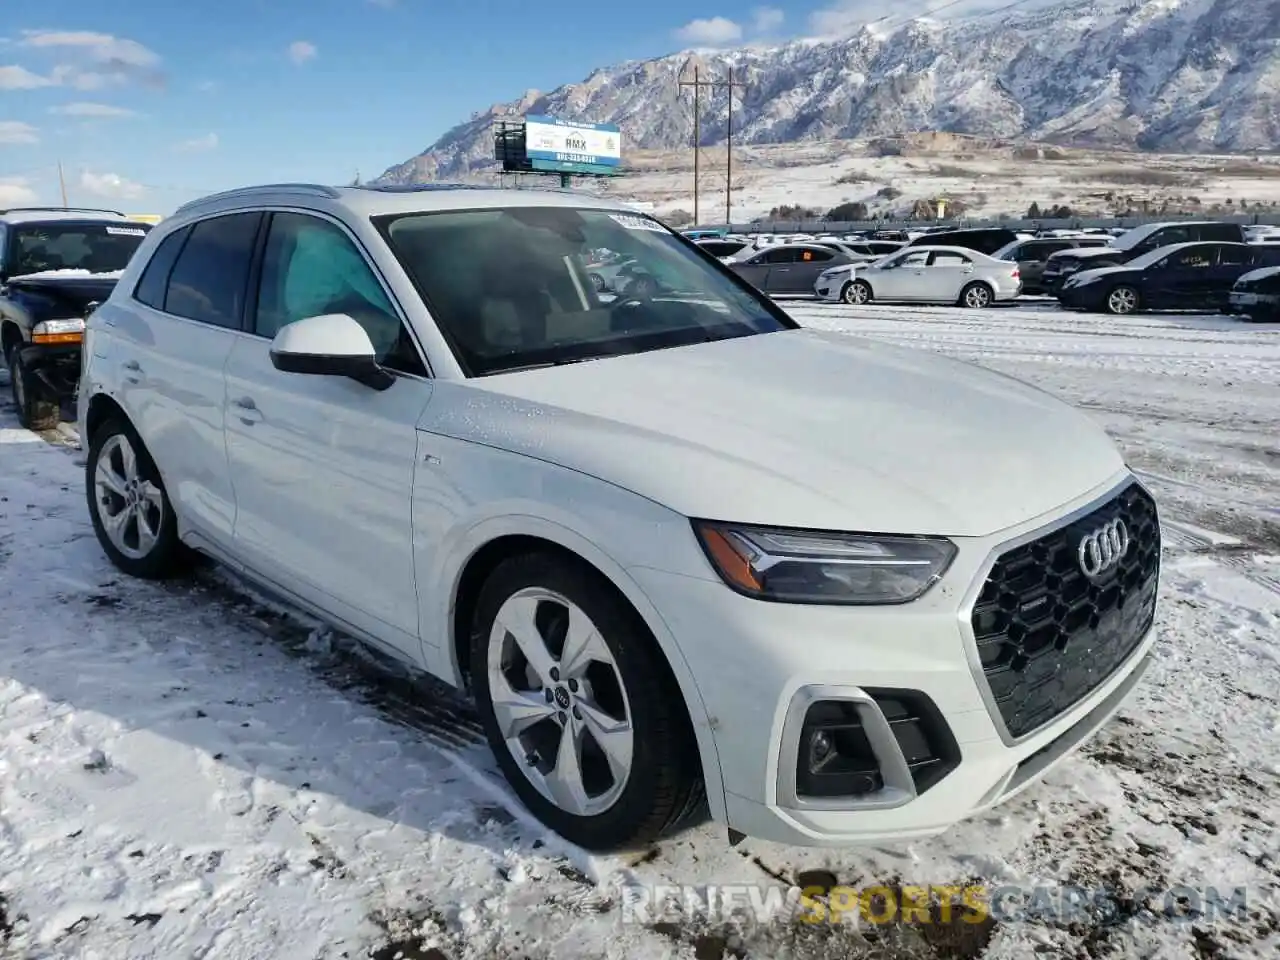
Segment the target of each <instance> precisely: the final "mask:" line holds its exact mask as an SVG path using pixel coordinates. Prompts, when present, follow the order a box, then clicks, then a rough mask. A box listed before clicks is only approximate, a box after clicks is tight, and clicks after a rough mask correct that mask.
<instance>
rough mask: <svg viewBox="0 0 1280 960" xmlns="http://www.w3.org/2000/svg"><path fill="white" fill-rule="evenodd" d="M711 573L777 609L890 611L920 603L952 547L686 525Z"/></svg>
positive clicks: (929, 540)
mask: <svg viewBox="0 0 1280 960" xmlns="http://www.w3.org/2000/svg"><path fill="white" fill-rule="evenodd" d="M693 528H694V531H695V532H696V533H697V535H698V540H699V542H700V543H701V544H702V547H703V550H705V551H706V554H707V558H708V559H709V560H710V561H711V564H712V566H714V567H715V569H716V572H717V573H719V574H720V576H721V577H722V578H723V579H724V581H725V583H727V584H728V585H729V586H730V587H732V588H733V589H734V590H737V591H738V592H739V593H744V594H746V595H747V596H750V597H755V598H757V599H760V600H773V601H778V602H781V603H824V604H861V605H870V604H894V603H907V602H909V601H911V600H915V599H916V598H918V597H920V596H922V595H923V594H924V593H925V592H926V591H927V590H928V589H929V588H930V587H932V586H933V585H934V584H935V583H936V582H937V581H938V580H939V578H941V576H942V575H943V574H944V573H946V571H947V568H948V567H949V566H950V565H951V561H952V560H953V559H955V555H956V547H955V544H953V543H952V542H951V541H950V540H946V539H943V538H941V537H910V536H889V535H882V534H858V533H822V532H818V531H812V530H786V529H779V528H776V527H759V526H750V525H743V524H731V523H716V522H710V521H697V520H696V521H694V524H693Z"/></svg>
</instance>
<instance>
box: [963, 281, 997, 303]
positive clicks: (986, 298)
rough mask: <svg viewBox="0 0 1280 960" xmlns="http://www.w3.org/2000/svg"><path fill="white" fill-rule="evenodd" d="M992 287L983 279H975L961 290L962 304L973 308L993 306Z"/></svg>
mask: <svg viewBox="0 0 1280 960" xmlns="http://www.w3.org/2000/svg"><path fill="white" fill-rule="evenodd" d="M991 300H992V296H991V288H990V287H989V286H987V285H986V284H985V283H982V282H981V281H977V280H975V281H974V282H973V283H970V284H967V285H966V286H965V288H964V289H963V290H961V291H960V300H959V301H958V302H959V304H960V306H962V307H968V308H969V309H971V310H984V309H986V308H987V307H989V306H991Z"/></svg>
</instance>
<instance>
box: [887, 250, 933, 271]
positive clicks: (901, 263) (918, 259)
mask: <svg viewBox="0 0 1280 960" xmlns="http://www.w3.org/2000/svg"><path fill="white" fill-rule="evenodd" d="M928 262H929V252H928V251H927V250H926V251H923V252H921V253H908V254H907V255H906V256H902V257H899V258H898V259H897V260H895V261H893V266H895V267H923V266H925V265H926V264H927V263H928Z"/></svg>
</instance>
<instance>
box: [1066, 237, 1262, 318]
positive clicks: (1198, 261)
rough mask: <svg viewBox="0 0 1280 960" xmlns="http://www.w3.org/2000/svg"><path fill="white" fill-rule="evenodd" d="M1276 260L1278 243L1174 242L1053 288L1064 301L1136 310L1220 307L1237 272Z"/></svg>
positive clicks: (1101, 308)
mask: <svg viewBox="0 0 1280 960" xmlns="http://www.w3.org/2000/svg"><path fill="white" fill-rule="evenodd" d="M1264 266H1280V248H1268V247H1265V246H1259V245H1257V244H1244V243H1179V244H1174V245H1173V246H1169V247H1161V248H1160V249H1159V250H1152V251H1151V252H1150V253H1148V254H1145V255H1144V256H1141V257H1138V258H1137V259H1136V260H1131V261H1129V262H1128V263H1127V264H1125V265H1124V266H1120V267H1102V268H1099V269H1096V270H1081V271H1080V272H1079V273H1075V274H1072V275H1071V276H1070V277H1068V278H1067V282H1066V283H1065V284H1063V287H1062V290H1061V292H1060V293H1059V294H1058V297H1059V299H1060V300H1061V301H1062V305H1063V306H1064V307H1069V308H1073V309H1080V310H1095V311H1105V312H1107V313H1116V314H1126V313H1133V312H1134V311H1135V310H1215V311H1216V310H1223V309H1225V308H1226V307H1227V304H1228V300H1229V296H1228V295H1229V293H1230V291H1231V288H1232V285H1233V284H1234V283H1235V282H1236V280H1238V279H1239V278H1240V277H1241V275H1243V274H1245V273H1248V272H1249V271H1251V270H1256V269H1257V268H1259V267H1264Z"/></svg>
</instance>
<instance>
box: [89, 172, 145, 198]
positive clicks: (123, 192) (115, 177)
mask: <svg viewBox="0 0 1280 960" xmlns="http://www.w3.org/2000/svg"><path fill="white" fill-rule="evenodd" d="M80 188H81V189H82V190H85V191H86V192H88V193H92V194H93V195H94V196H98V197H107V198H108V199H111V200H137V199H138V198H139V197H141V196H142V195H143V194H144V193H146V190H145V189H144V188H143V186H142V185H141V184H139V183H134V182H133V181H131V180H126V179H125V178H124V177H122V176H120V174H118V173H90V172H89V171H88V170H85V171H84V172H83V173H81V174H80Z"/></svg>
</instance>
